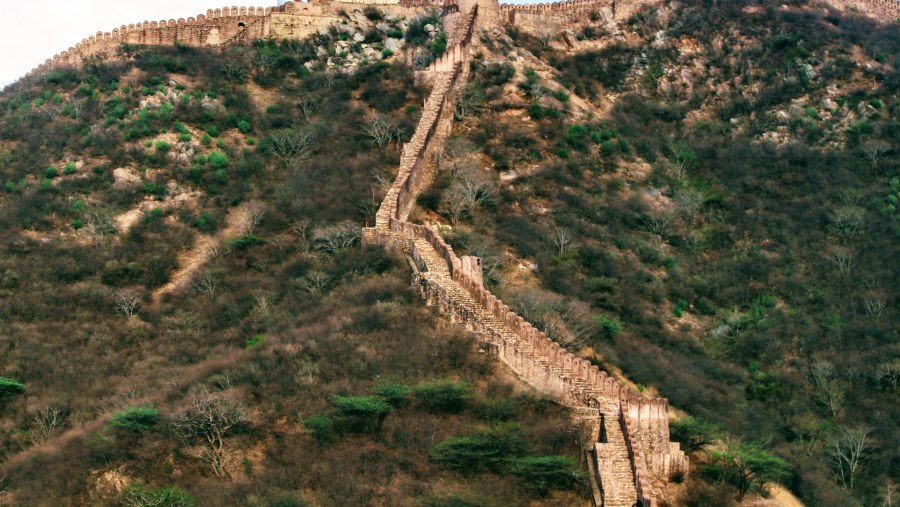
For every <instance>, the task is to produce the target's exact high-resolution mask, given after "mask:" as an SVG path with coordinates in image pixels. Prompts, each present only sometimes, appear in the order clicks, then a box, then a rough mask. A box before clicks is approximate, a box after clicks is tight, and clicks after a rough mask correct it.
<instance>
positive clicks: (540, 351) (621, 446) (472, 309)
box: [363, 4, 688, 507]
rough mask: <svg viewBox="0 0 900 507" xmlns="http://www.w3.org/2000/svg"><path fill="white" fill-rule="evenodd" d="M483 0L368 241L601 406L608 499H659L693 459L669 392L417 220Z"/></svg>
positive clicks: (561, 387) (426, 289)
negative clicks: (503, 290)
mask: <svg viewBox="0 0 900 507" xmlns="http://www.w3.org/2000/svg"><path fill="white" fill-rule="evenodd" d="M479 9H480V5H477V4H476V5H475V6H474V7H473V8H472V9H471V11H469V12H467V13H466V12H464V13H463V15H464V18H463V20H462V22H460V23H459V24H458V27H457V30H456V31H455V33H454V34H452V35H451V41H453V45H452V46H451V48H450V49H449V50H448V53H447V55H446V58H444V59H442V60H439V61H437V62H435V64H434V65H432V66H431V67H430V69H429V71H430V73H432V74H434V75H435V76H434V79H433V80H432V83H433V88H432V91H431V93H430V95H429V97H428V99H427V100H426V102H425V107H424V109H423V113H422V117H421V119H420V122H419V124H418V126H417V128H416V131H415V133H414V134H413V136H412V138H411V139H410V141H409V143H407V144H406V145H405V146H404V147H403V152H402V155H401V161H400V167H399V171H398V175H397V179H396V180H395V181H394V184H393V185H392V186H391V188H390V189H389V191H388V192H387V195H386V196H385V198H384V200H383V202H382V205H381V207H380V208H379V210H378V212H377V214H376V226H375V227H374V228H367V229H365V230H364V231H363V238H364V242H365V243H366V244H373V243H380V244H383V245H386V246H388V247H389V248H392V249H395V250H399V251H403V252H405V253H407V254H408V255H409V256H410V257H411V259H412V260H413V265H414V266H415V267H416V272H415V273H414V275H413V282H412V283H413V286H414V287H415V288H416V290H418V291H419V293H420V295H421V296H422V298H423V299H424V300H425V301H426V302H427V303H428V304H429V305H434V306H436V307H438V308H440V309H441V310H442V311H443V312H444V313H445V314H447V315H448V317H449V318H450V320H451V321H452V322H455V323H458V324H460V325H463V326H465V327H466V328H467V329H469V330H470V331H472V332H474V333H476V335H477V336H479V338H480V340H481V341H482V343H483V344H484V345H485V346H486V347H487V348H488V349H490V350H491V352H492V353H493V355H494V356H495V357H496V358H497V359H498V360H499V361H500V362H501V363H503V364H504V365H505V366H506V367H508V368H509V369H510V370H511V371H512V372H513V373H515V374H516V375H517V376H518V377H519V378H520V379H522V380H523V381H524V382H526V383H528V384H529V385H531V386H533V387H534V388H535V389H537V390H538V391H539V392H541V393H544V394H545V395H547V396H550V397H552V398H554V399H556V400H557V401H559V402H560V403H562V404H564V405H566V406H569V407H572V408H573V409H574V410H575V411H576V412H577V413H578V414H581V415H582V416H583V415H584V414H585V413H593V414H594V416H593V418H594V419H595V420H597V421H599V424H598V425H597V426H596V427H597V433H596V435H595V436H596V437H597V439H599V440H601V441H600V442H598V444H597V446H595V448H594V449H595V452H596V453H598V455H597V456H595V458H596V464H597V466H596V471H597V476H598V479H599V482H600V485H601V489H602V497H603V503H604V505H607V506H609V507H616V506H623V507H626V506H627V507H631V506H632V505H633V504H634V503H635V502H640V504H641V505H644V506H651V505H656V497H657V496H658V490H655V489H654V488H656V487H658V486H659V485H662V484H664V483H665V482H666V480H667V479H668V474H669V473H670V472H671V471H675V470H676V469H677V471H679V472H686V471H687V468H688V463H687V458H686V456H685V455H684V453H683V452H681V450H680V449H679V448H678V446H677V444H671V443H670V442H669V441H668V436H669V434H668V411H667V407H668V403H667V401H666V400H664V399H660V400H646V399H644V398H641V397H639V396H635V395H634V393H631V392H629V390H628V388H627V387H625V386H624V384H622V383H621V382H619V381H618V380H616V379H615V378H613V377H611V376H609V375H608V374H606V373H605V372H603V371H601V370H600V369H599V368H597V367H596V366H594V365H592V364H591V363H590V362H589V361H586V360H584V359H581V358H579V357H577V356H575V355H574V354H572V353H571V352H569V351H567V350H566V349H565V348H563V347H561V346H560V345H559V344H558V343H556V342H554V341H553V340H551V339H550V338H548V337H547V335H546V334H544V333H542V332H541V331H539V330H538V329H537V328H535V327H534V326H532V325H531V324H530V323H528V322H527V321H525V320H524V319H523V318H522V317H520V316H518V315H516V314H515V313H514V312H512V311H511V310H510V308H509V306H508V305H506V304H504V303H503V302H502V301H501V300H499V299H498V298H497V297H496V296H494V295H493V294H492V293H491V292H490V291H488V290H487V289H485V288H484V286H483V283H482V280H481V276H480V275H481V271H480V264H478V262H477V260H476V259H473V258H460V257H458V256H457V255H456V254H455V253H454V252H453V248H452V247H450V246H449V245H448V244H447V243H446V242H445V241H444V240H443V238H442V237H441V235H440V234H439V233H438V232H437V231H436V230H435V229H433V228H431V227H427V226H423V225H418V224H413V223H410V222H408V221H407V217H408V216H409V213H410V212H411V210H412V207H413V205H414V203H415V198H416V196H418V195H419V193H421V191H422V190H424V189H425V188H426V187H427V185H428V183H429V182H430V181H431V179H432V178H433V172H434V170H435V163H434V162H435V160H434V158H435V157H436V155H438V154H439V153H440V150H441V146H442V143H443V139H445V138H446V135H447V134H448V133H449V126H450V121H451V120H452V115H453V104H452V100H453V97H454V96H455V91H456V90H458V89H460V88H461V86H462V85H463V84H464V83H465V80H466V78H467V71H468V69H467V66H468V62H467V59H468V55H469V53H470V50H471V49H470V46H471V44H472V39H473V37H472V36H473V34H474V32H475V30H476V28H477V27H479V23H478V16H477V14H478V11H479ZM589 409H592V411H591V410H589ZM586 411H587V412H586ZM632 412H634V413H633V414H632ZM635 421H637V422H635ZM641 424H644V426H646V427H647V429H646V430H643V428H644V426H641ZM663 427H665V429H664V430H663V429H662V428H663ZM663 439H664V440H665V445H662V444H661V441H662V440H663ZM651 455H652V456H651ZM648 463H651V464H652V466H649V467H648ZM657 464H660V465H657Z"/></svg>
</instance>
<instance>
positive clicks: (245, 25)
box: [31, 7, 283, 73]
mask: <svg viewBox="0 0 900 507" xmlns="http://www.w3.org/2000/svg"><path fill="white" fill-rule="evenodd" d="M282 9H283V8H280V7H274V8H273V7H223V8H219V9H209V10H207V11H206V14H205V15H204V14H200V15H198V16H196V17H189V18H187V19H185V18H180V19H177V20H175V19H170V20H160V21H143V22H139V23H132V24H129V25H122V26H121V27H119V28H113V29H112V30H111V31H109V32H97V33H96V34H94V35H91V36H89V37H87V38H85V39H83V40H82V41H81V42H80V43H79V44H76V45H75V46H74V47H71V48H69V49H68V50H67V51H63V52H62V53H60V54H58V55H54V56H53V58H49V59H47V61H45V62H44V64H43V65H41V66H39V67H37V68H36V69H34V70H33V71H32V72H31V73H35V72H42V71H45V70H48V69H50V68H53V67H56V66H60V65H78V64H80V63H81V62H82V61H84V60H85V59H86V58H90V57H94V56H109V55H112V54H114V53H115V52H116V51H117V50H118V48H119V47H120V46H121V45H122V44H149V45H167V46H171V45H174V44H175V43H176V42H177V43H180V44H185V45H189V46H216V45H220V44H234V43H239V42H250V41H253V40H255V39H257V38H264V37H268V35H269V24H268V21H269V17H270V15H271V14H272V12H279V11H280V10H282Z"/></svg>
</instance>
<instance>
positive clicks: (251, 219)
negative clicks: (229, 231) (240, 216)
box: [241, 202, 266, 235]
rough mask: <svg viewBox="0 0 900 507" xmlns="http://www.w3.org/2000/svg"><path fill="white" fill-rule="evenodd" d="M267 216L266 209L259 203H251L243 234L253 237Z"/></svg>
mask: <svg viewBox="0 0 900 507" xmlns="http://www.w3.org/2000/svg"><path fill="white" fill-rule="evenodd" d="M265 216H266V208H265V206H263V205H262V204H260V203H258V202H251V203H250V204H248V205H247V219H246V220H245V221H244V223H243V226H242V227H241V229H243V231H242V234H244V235H251V234H253V231H255V230H256V227H257V226H258V225H259V224H260V223H262V220H263V217H265Z"/></svg>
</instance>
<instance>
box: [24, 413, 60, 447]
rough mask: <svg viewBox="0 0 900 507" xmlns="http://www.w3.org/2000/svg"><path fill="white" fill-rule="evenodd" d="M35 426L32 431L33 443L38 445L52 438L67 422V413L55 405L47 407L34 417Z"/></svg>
mask: <svg viewBox="0 0 900 507" xmlns="http://www.w3.org/2000/svg"><path fill="white" fill-rule="evenodd" d="M32 421H34V428H33V429H32V430H31V431H30V438H31V443H33V444H34V445H38V444H40V443H41V442H46V441H47V440H50V438H52V437H53V436H54V435H55V434H56V432H57V431H59V429H60V428H62V427H63V425H64V424H65V422H66V414H65V413H64V412H63V411H62V410H60V409H58V408H54V407H46V408H44V409H43V410H41V411H40V412H38V413H37V414H35V415H34V417H33V418H32Z"/></svg>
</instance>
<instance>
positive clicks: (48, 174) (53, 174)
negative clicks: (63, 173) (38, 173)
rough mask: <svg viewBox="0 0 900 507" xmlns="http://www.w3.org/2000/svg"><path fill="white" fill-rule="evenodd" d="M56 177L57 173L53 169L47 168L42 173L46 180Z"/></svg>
mask: <svg viewBox="0 0 900 507" xmlns="http://www.w3.org/2000/svg"><path fill="white" fill-rule="evenodd" d="M57 176H59V171H57V170H56V168H55V167H48V168H47V169H46V170H45V171H44V177H45V178H47V179H53V178H55V177H57Z"/></svg>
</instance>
